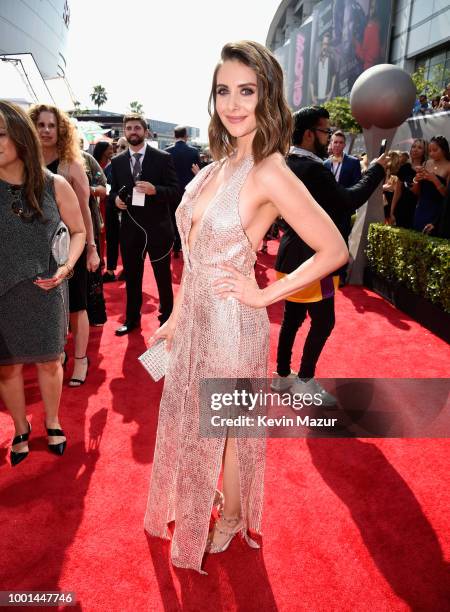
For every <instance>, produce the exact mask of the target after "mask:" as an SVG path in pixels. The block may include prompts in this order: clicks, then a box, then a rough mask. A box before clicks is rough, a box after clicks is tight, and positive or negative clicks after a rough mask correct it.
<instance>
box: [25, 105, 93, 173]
mask: <svg viewBox="0 0 450 612" xmlns="http://www.w3.org/2000/svg"><path fill="white" fill-rule="evenodd" d="M45 112H47V113H53V114H54V116H55V119H56V127H57V130H58V141H57V143H56V146H57V149H58V157H59V159H60V161H62V162H67V163H71V162H73V161H79V162H82V158H81V152H80V145H79V136H78V132H77V130H76V128H75V126H74V125H73V124H72V123H71V122H70V119H69V117H68V116H67V115H66V113H65V112H63V111H62V110H60V109H59V108H57V107H56V106H53V105H52V104H34V105H33V106H31V107H30V108H29V109H28V114H29V116H30V118H31V121H32V122H33V123H34V125H35V126H37V124H38V121H39V115H40V114H41V113H45Z"/></svg>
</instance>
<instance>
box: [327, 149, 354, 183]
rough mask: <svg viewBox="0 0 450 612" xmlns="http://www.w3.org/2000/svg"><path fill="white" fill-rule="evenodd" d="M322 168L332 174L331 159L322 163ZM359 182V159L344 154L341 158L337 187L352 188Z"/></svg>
mask: <svg viewBox="0 0 450 612" xmlns="http://www.w3.org/2000/svg"><path fill="white" fill-rule="evenodd" d="M324 166H325V167H326V168H328V169H329V170H331V172H333V163H332V161H331V159H327V160H326V161H324ZM360 180H361V164H360V163H359V159H357V158H356V157H352V156H351V155H347V154H346V153H344V157H343V158H342V166H341V172H340V174H339V180H338V183H339V185H343V186H344V187H353V185H356V183H357V182H358V181H360Z"/></svg>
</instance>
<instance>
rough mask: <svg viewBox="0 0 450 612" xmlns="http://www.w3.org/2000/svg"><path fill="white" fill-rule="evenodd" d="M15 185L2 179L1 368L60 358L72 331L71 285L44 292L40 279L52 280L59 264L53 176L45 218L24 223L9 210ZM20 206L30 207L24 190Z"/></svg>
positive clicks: (47, 178)
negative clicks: (54, 240)
mask: <svg viewBox="0 0 450 612" xmlns="http://www.w3.org/2000/svg"><path fill="white" fill-rule="evenodd" d="M12 187H13V186H12V185H10V184H9V183H7V182H5V181H2V180H0V244H1V255H2V262H1V268H0V365H13V364H17V363H43V362H46V361H53V360H55V359H58V358H59V356H60V355H61V353H62V351H63V348H64V344H65V342H66V335H67V327H68V295H67V282H66V281H64V282H63V283H61V284H60V285H58V287H54V288H53V289H51V290H50V291H45V290H44V289H41V288H40V287H38V286H37V285H35V284H34V282H33V281H34V280H35V278H36V277H38V276H40V277H43V278H44V277H50V276H53V274H54V273H55V272H56V270H57V268H58V266H57V264H56V261H55V260H54V259H53V256H52V252H51V243H52V238H53V235H54V232H55V230H56V228H57V227H58V224H59V222H60V221H61V217H60V214H59V209H58V205H57V203H56V199H55V191H54V185H53V177H52V175H51V174H50V173H49V172H47V173H46V176H45V186H44V193H43V199H42V202H41V210H42V217H39V218H34V219H33V220H32V221H30V222H25V221H24V220H23V218H22V217H21V216H20V215H17V214H14V212H13V209H12V207H11V203H12V199H14V198H13V196H12V193H13V192H14V190H12ZM16 191H17V197H18V201H17V203H16V206H18V208H20V209H23V210H25V211H29V210H30V208H29V206H28V203H27V201H26V197H25V194H24V193H23V190H16Z"/></svg>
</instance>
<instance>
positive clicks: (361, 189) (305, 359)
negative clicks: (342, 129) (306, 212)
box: [271, 106, 386, 406]
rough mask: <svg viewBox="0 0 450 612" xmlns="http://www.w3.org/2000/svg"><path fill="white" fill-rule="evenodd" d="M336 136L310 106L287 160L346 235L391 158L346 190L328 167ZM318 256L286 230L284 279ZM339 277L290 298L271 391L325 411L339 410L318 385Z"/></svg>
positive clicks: (280, 266)
mask: <svg viewBox="0 0 450 612" xmlns="http://www.w3.org/2000/svg"><path fill="white" fill-rule="evenodd" d="M330 134H331V130H330V121H329V114H328V111H327V110H326V109H325V108H323V107H314V106H310V107H305V108H302V109H301V110H299V111H298V112H297V113H295V114H294V133H293V136H292V140H293V144H294V146H293V148H292V150H291V153H290V155H289V156H288V158H287V165H288V166H289V168H290V169H291V170H292V172H293V173H294V174H295V175H296V176H297V177H298V178H299V179H300V180H301V181H302V182H303V184H304V185H305V187H306V188H307V189H308V191H309V192H310V194H311V195H312V197H313V198H314V199H315V200H316V202H317V203H318V204H319V205H320V206H321V207H322V208H323V209H324V210H325V212H327V213H328V215H329V216H330V217H331V219H332V220H333V221H334V223H335V224H336V226H337V227H338V229H339V230H340V231H341V233H342V228H343V220H345V215H346V212H347V211H348V210H353V209H354V208H359V207H360V206H362V205H363V204H364V202H366V201H367V200H368V198H369V196H370V195H371V194H372V193H373V192H374V191H375V189H376V187H377V185H378V184H379V183H380V181H381V180H382V179H383V178H384V171H385V167H386V157H385V156H384V155H383V156H381V157H380V158H378V159H377V160H376V161H377V163H375V164H373V165H372V166H371V167H370V168H369V170H368V171H367V172H366V174H365V175H364V177H363V178H362V179H361V181H359V183H357V184H356V185H354V186H353V187H350V188H345V187H343V186H342V185H339V184H338V183H337V182H336V181H335V179H334V178H333V175H332V174H331V172H330V171H329V170H328V169H327V168H325V167H324V165H323V163H322V159H323V158H324V157H325V156H326V153H327V144H328V140H329V136H330ZM313 254H314V251H313V250H312V249H311V248H310V247H309V246H308V245H307V244H306V243H305V242H303V240H302V239H301V238H300V237H299V236H298V235H297V234H296V233H295V232H294V230H293V229H292V228H291V227H290V226H289V225H287V224H286V231H285V232H284V234H283V237H282V239H281V241H280V248H279V250H278V255H277V259H276V262H275V270H276V271H277V276H278V278H282V277H283V276H285V275H286V274H289V273H290V272H293V271H294V270H295V269H296V268H298V267H299V266H300V265H301V264H302V263H303V262H305V261H306V260H307V259H309V258H310V257H311V256H312V255H313ZM337 274H338V272H334V273H333V274H330V275H329V276H327V277H325V278H323V279H321V280H320V281H317V282H316V283H313V284H312V285H309V286H308V287H305V288H304V289H302V290H300V291H298V292H297V293H295V294H294V295H291V296H289V297H288V298H286V301H285V309H284V317H283V322H282V324H281V328H280V337H279V341H278V353H277V372H276V373H275V377H274V379H273V381H272V385H271V387H272V389H273V390H275V391H284V390H287V389H289V388H290V392H291V393H311V394H312V395H314V394H316V393H317V394H319V395H320V396H321V399H322V404H323V405H324V406H327V405H332V404H334V403H335V398H334V397H333V396H332V395H330V394H329V393H327V392H326V391H325V389H323V387H321V386H320V385H319V384H318V383H317V381H315V379H314V375H315V370H316V365H317V362H318V359H319V357H320V354H321V352H322V350H323V348H324V346H325V343H326V341H327V339H328V337H329V335H330V334H331V332H332V330H333V327H334V322H335V315H334V294H335V291H336V288H337V284H338V277H337ZM307 314H309V316H310V319H311V327H310V329H309V332H308V335H307V337H306V341H305V345H304V348H303V355H302V359H301V364H300V369H299V371H298V375H297V376H295V374H291V356H292V347H293V345H294V341H295V337H296V335H297V331H298V329H299V327H300V326H301V325H302V323H303V322H304V321H305V319H306V316H307Z"/></svg>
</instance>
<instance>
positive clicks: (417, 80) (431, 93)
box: [411, 64, 450, 98]
mask: <svg viewBox="0 0 450 612" xmlns="http://www.w3.org/2000/svg"><path fill="white" fill-rule="evenodd" d="M411 78H412V80H413V83H414V85H415V87H416V93H417V96H419V95H420V94H422V93H424V94H426V95H427V96H428V98H434V97H436V96H438V95H440V93H441V92H442V90H443V88H444V86H445V84H446V83H447V81H448V80H450V70H448V69H446V68H445V67H444V65H443V64H437V65H436V66H433V68H432V70H431V74H430V75H429V78H426V77H425V66H419V68H417V70H416V71H415V72H413V73H412V75H411Z"/></svg>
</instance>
